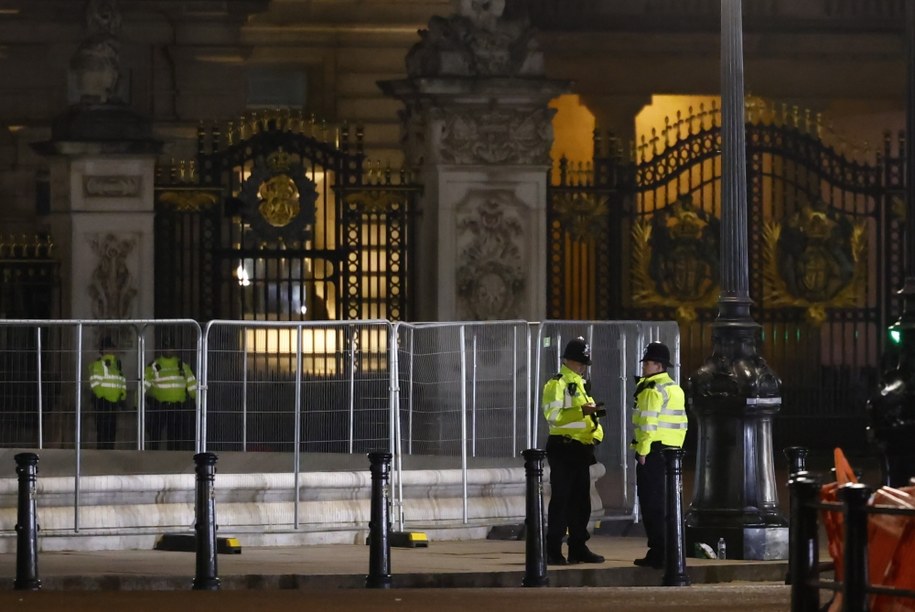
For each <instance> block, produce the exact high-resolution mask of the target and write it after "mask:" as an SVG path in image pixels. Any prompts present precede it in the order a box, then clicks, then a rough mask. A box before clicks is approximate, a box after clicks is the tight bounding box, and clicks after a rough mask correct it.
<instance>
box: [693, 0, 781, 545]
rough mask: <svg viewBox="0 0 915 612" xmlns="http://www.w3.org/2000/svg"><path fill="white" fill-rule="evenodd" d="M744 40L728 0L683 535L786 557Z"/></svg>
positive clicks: (776, 394)
mask: <svg viewBox="0 0 915 612" xmlns="http://www.w3.org/2000/svg"><path fill="white" fill-rule="evenodd" d="M742 47H743V33H742V24H741V6H740V0H722V2H721V89H722V91H721V159H722V165H721V168H722V171H721V197H722V211H721V294H720V295H719V297H718V318H717V319H716V321H715V323H714V325H713V326H712V344H713V347H712V356H711V357H709V358H707V359H706V361H705V364H704V365H703V366H702V367H701V368H699V370H698V371H697V372H696V373H695V374H694V375H693V376H692V377H691V378H690V380H689V383H688V385H687V396H688V398H689V402H690V407H691V409H692V413H693V415H694V416H695V417H696V420H697V421H698V430H699V435H698V450H697V460H696V486H695V494H694V498H693V501H692V503H691V504H690V508H689V512H688V513H687V516H686V544H687V551H692V550H693V549H694V546H695V544H696V543H699V542H705V543H707V544H710V545H712V546H713V547H714V546H715V543H716V542H718V540H719V538H724V539H725V541H726V543H727V550H728V557H729V558H733V559H786V558H787V557H788V527H787V522H786V521H785V519H784V517H782V516H781V514H780V512H779V509H778V497H777V494H776V490H775V470H774V468H773V459H772V457H773V454H772V417H773V416H774V415H775V413H776V412H778V409H779V408H780V406H781V393H780V389H781V380H780V379H779V377H778V376H777V375H776V374H775V372H773V371H772V369H771V368H770V367H769V366H768V364H767V363H766V361H765V360H764V359H763V358H762V357H761V356H760V355H759V353H758V351H757V344H758V340H759V336H760V326H759V325H758V324H757V323H756V322H755V321H754V320H753V318H752V317H751V316H750V305H751V304H752V301H751V300H750V297H749V273H748V267H749V266H748V257H747V178H746V136H745V126H744V94H743V48H742Z"/></svg>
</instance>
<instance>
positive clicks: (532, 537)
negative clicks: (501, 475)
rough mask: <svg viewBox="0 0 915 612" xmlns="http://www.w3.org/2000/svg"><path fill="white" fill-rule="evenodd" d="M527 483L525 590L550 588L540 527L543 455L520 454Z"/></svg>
mask: <svg viewBox="0 0 915 612" xmlns="http://www.w3.org/2000/svg"><path fill="white" fill-rule="evenodd" d="M521 454H522V455H523V456H524V475H525V477H526V480H527V489H526V497H525V501H526V505H525V517H524V525H525V527H526V532H527V533H526V536H525V539H524V579H523V580H521V585H522V586H526V587H543V586H549V584H550V579H549V578H548V577H547V574H546V545H545V538H544V532H545V528H544V526H543V459H544V458H545V457H546V451H543V450H540V449H537V448H529V449H527V450H526V451H524V452H523V453H521Z"/></svg>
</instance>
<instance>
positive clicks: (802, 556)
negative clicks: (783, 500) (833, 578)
mask: <svg viewBox="0 0 915 612" xmlns="http://www.w3.org/2000/svg"><path fill="white" fill-rule="evenodd" d="M788 490H789V491H790V493H791V516H790V517H789V518H790V527H789V531H788V579H787V581H786V582H787V584H790V585H791V612H816V611H817V610H819V609H820V589H819V588H818V587H816V586H814V585H813V582H814V581H815V580H816V579H817V578H818V576H817V572H818V571H819V564H820V544H819V538H818V531H817V530H818V527H817V509H816V507H814V504H815V503H816V502H817V499H818V497H819V494H820V486H819V484H818V483H817V482H816V481H815V480H813V479H811V478H808V477H807V476H806V474H801V475H798V476H796V477H795V478H792V479H791V481H790V482H789V483H788Z"/></svg>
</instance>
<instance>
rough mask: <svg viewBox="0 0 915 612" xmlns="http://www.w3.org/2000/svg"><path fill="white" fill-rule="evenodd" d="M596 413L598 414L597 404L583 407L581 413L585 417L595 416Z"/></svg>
mask: <svg viewBox="0 0 915 612" xmlns="http://www.w3.org/2000/svg"><path fill="white" fill-rule="evenodd" d="M595 412H597V404H594V403H593V402H592V403H590V404H585V405H584V406H582V407H581V413H582V414H583V415H585V416H588V415H589V414H594V413H595Z"/></svg>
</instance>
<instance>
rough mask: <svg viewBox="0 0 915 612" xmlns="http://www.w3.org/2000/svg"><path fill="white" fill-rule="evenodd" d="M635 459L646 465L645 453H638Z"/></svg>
mask: <svg viewBox="0 0 915 612" xmlns="http://www.w3.org/2000/svg"><path fill="white" fill-rule="evenodd" d="M635 460H636V461H638V462H639V465H645V455H639V454H638V453H636V455H635Z"/></svg>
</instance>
